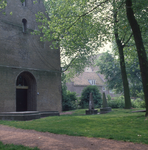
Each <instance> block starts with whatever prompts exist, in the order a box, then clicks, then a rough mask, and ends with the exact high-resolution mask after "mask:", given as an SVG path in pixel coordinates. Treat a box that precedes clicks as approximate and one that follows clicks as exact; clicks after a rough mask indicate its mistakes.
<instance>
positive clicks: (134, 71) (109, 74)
mask: <svg viewBox="0 0 148 150" xmlns="http://www.w3.org/2000/svg"><path fill="white" fill-rule="evenodd" d="M96 65H97V66H98V67H99V71H98V72H100V73H101V74H104V75H105V80H106V84H107V87H108V88H109V89H115V91H116V92H117V93H123V84H122V77H121V69H120V66H119V62H118V59H117V58H116V57H115V56H114V55H113V54H110V53H109V52H105V53H102V55H101V56H100V57H99V58H98V60H97V61H96ZM126 66H127V67H126V72H127V74H128V80H129V87H130V93H131V96H134V97H136V96H137V92H141V90H142V82H141V76H140V69H139V63H138V62H137V61H134V63H133V62H131V61H127V63H126Z"/></svg>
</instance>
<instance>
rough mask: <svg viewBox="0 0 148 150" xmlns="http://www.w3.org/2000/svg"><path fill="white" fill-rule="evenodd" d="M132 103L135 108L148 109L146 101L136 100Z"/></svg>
mask: <svg viewBox="0 0 148 150" xmlns="http://www.w3.org/2000/svg"><path fill="white" fill-rule="evenodd" d="M131 103H132V107H133V108H145V107H146V105H145V101H144V100H141V99H140V98H137V99H136V100H132V101H131Z"/></svg>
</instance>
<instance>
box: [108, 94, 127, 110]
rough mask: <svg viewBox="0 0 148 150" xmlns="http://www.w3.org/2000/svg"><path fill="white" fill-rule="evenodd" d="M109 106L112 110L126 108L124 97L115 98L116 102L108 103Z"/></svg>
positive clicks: (110, 101)
mask: <svg viewBox="0 0 148 150" xmlns="http://www.w3.org/2000/svg"><path fill="white" fill-rule="evenodd" d="M108 106H109V107H111V108H124V107H125V103H124V97H123V96H119V97H114V100H109V101H108Z"/></svg>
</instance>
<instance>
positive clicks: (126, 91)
mask: <svg viewBox="0 0 148 150" xmlns="http://www.w3.org/2000/svg"><path fill="white" fill-rule="evenodd" d="M114 4H115V3H114ZM114 9H115V8H114ZM114 35H115V39H116V43H117V46H118V51H119V58H120V68H121V76H122V82H123V89H124V99H125V109H131V99H130V90H129V84H128V80H127V74H126V67H125V60H124V52H123V48H124V46H123V45H122V42H121V40H120V39H119V35H118V25H117V11H115V10H114Z"/></svg>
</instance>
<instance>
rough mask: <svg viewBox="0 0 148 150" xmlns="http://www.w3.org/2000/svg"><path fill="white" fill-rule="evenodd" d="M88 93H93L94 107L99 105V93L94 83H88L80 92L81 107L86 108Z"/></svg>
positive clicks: (100, 102) (100, 101) (100, 100)
mask: <svg viewBox="0 0 148 150" xmlns="http://www.w3.org/2000/svg"><path fill="white" fill-rule="evenodd" d="M90 93H92V95H93V101H94V105H95V107H101V104H102V99H101V94H100V92H99V89H98V87H97V86H95V85H89V86H87V87H85V88H84V89H83V91H82V93H81V103H80V106H81V107H82V108H88V106H89V96H90Z"/></svg>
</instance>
